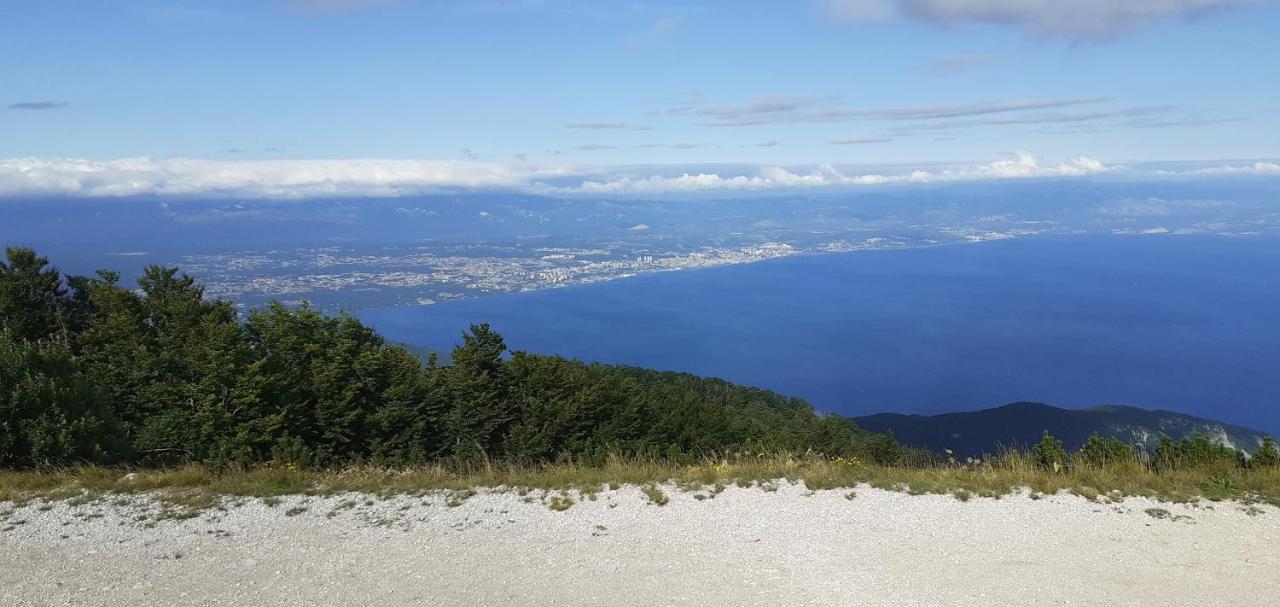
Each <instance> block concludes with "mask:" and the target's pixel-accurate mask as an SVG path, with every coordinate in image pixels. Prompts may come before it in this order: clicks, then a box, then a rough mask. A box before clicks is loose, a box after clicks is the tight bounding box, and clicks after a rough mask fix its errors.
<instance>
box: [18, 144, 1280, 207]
mask: <svg viewBox="0 0 1280 607" xmlns="http://www.w3.org/2000/svg"><path fill="white" fill-rule="evenodd" d="M1124 170H1128V169H1126V167H1123V166H1120V165H1108V164H1104V163H1102V162H1100V161H1098V160H1095V159H1092V158H1089V157H1086V156H1079V157H1075V158H1070V159H1067V160H1063V161H1060V162H1044V161H1042V160H1040V159H1038V158H1036V157H1035V156H1034V155H1032V154H1029V153H1026V152H1019V153H1017V154H1015V155H1014V156H1012V157H1010V158H1004V159H1000V160H996V161H993V162H988V163H983V164H973V165H960V166H952V167H945V168H929V169H918V170H900V171H893V172H884V173H860V174H853V173H852V172H849V170H848V169H841V168H838V167H836V166H833V165H831V164H823V165H819V166H817V167H816V168H814V169H812V170H796V169H794V168H784V167H779V166H764V167H760V168H756V169H745V170H738V171H726V170H724V169H713V170H706V171H694V170H691V171H688V172H685V173H681V174H669V173H660V174H650V173H647V172H642V171H643V169H640V168H637V167H604V166H572V165H554V164H549V165H528V164H524V163H520V164H499V163H485V162H461V161H423V160H379V159H362V160H207V159H168V160H158V159H152V158H124V159H119V160H109V161H95V160H83V159H56V158H12V159H0V197H24V196H31V197H37V196H66V197H124V196H165V197H173V198H182V197H206V198H207V197H240V198H272V199H302V198H325V197H335V196H348V197H387V198H390V197H397V196H413V195H420V194H430V193H436V192H456V191H506V192H524V193H530V194H542V195H550V196H575V195H591V196H606V195H618V196H629V195H631V196H649V195H654V196H657V195H681V194H696V193H700V192H708V193H716V192H724V193H732V192H752V191H767V190H786V189H813V188H830V187H858V186H867V185H891V184H919V183H946V182H958V181H984V180H1004V179H1037V178H1071V177H1087V176H1093V175H1100V174H1105V173H1113V172H1119V171H1124ZM1145 174H1147V175H1150V176H1157V177H1158V176H1206V175H1224V176H1227V175H1262V176H1280V164H1277V163H1276V162H1273V161H1269V160H1268V161H1259V162H1255V163H1252V164H1243V165H1223V166H1220V167H1212V168H1199V169H1189V170H1183V171H1177V172H1169V171H1160V170H1154V171H1151V170H1148V172H1146V173H1145Z"/></svg>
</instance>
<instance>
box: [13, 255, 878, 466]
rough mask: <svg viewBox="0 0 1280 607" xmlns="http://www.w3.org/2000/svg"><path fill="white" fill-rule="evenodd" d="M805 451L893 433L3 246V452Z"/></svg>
mask: <svg viewBox="0 0 1280 607" xmlns="http://www.w3.org/2000/svg"><path fill="white" fill-rule="evenodd" d="M742 450H756V451H769V450H792V451H804V450H813V451H818V452H822V453H826V454H830V455H859V456H862V457H864V458H867V459H869V460H873V461H879V462H882V463H889V462H891V461H893V460H894V459H895V458H896V457H898V454H899V452H900V448H899V446H898V445H897V443H896V441H894V440H893V439H892V437H890V436H886V435H873V434H871V433H868V432H866V431H864V430H861V429H859V428H858V427H857V426H856V425H855V424H854V423H853V422H852V421H850V420H848V419H845V418H841V417H835V416H823V415H819V414H818V413H816V412H815V411H814V410H813V408H812V407H810V406H809V405H808V404H807V403H805V402H804V401H801V400H799V399H794V398H787V397H784V396H781V395H779V394H776V393H773V392H769V391H766V390H760V389H756V388H748V387H743V386H738V385H735V384H731V383H729V382H725V381H721V380H717V379H708V378H701V377H696V376H693V375H688V374H683V373H664V372H656V371H649V370H645V369H638V368H631V367H621V366H611V365H601V364H586V363H583V362H580V361H576V360H566V359H563V358H560V357H555V356H541V355H536V354H530V353H526V352H519V351H515V352H513V351H511V350H510V349H509V347H508V345H507V344H506V342H505V341H504V340H503V339H502V337H501V336H500V335H498V333H497V332H495V331H494V330H493V329H492V328H491V327H489V326H488V325H486V324H476V325H472V326H471V327H470V329H469V330H468V331H466V332H464V333H463V334H462V335H461V336H460V343H458V345H457V347H456V348H454V350H453V351H452V353H451V354H450V356H449V363H448V364H440V362H439V361H438V360H437V359H436V358H435V357H434V356H433V357H431V358H430V359H429V360H427V361H421V360H419V359H418V358H416V357H414V356H413V355H411V354H410V353H409V352H408V351H406V350H405V349H404V348H402V347H400V346H397V345H394V344H390V343H387V341H386V340H384V339H383V338H382V337H380V336H379V335H378V334H377V333H376V332H374V331H373V330H372V329H370V328H369V327H366V326H364V325H363V324H362V323H361V322H360V321H359V320H357V319H356V318H354V317H352V316H350V315H346V314H342V315H337V316H330V315H325V314H322V313H320V312H318V311H316V310H314V309H312V308H311V307H309V306H307V305H306V304H303V305H301V306H298V307H292V308H290V307H285V306H283V305H281V304H278V303H273V304H271V305H270V306H268V307H266V308H264V309H261V310H257V311H254V312H252V313H250V314H249V315H248V316H247V318H243V319H242V318H240V317H239V316H238V314H237V312H236V310H235V308H234V307H233V306H232V305H231V304H230V303H229V302H226V301H220V300H212V299H208V298H206V297H205V296H204V291H203V289H202V287H201V286H200V285H199V284H198V283H197V282H196V281H195V280H193V279H192V278H191V277H190V276H187V275H185V274H183V273H181V271H180V270H179V269H177V268H170V267H159V266H151V267H148V268H146V269H145V271H144V272H143V274H142V276H141V278H139V279H138V281H137V289H132V290H131V289H127V288H125V287H123V286H121V285H120V284H119V275H118V274H115V273H112V272H107V271H101V272H99V273H98V274H97V275H96V276H94V277H81V276H64V275H62V273H61V272H59V271H58V270H57V269H56V268H54V267H52V266H51V265H50V264H49V262H48V260H47V259H45V258H43V257H40V256H39V255H37V254H36V252H35V251H32V250H30V249H24V248H9V249H7V250H6V261H5V262H0V466H9V467H15V466H32V465H40V464H45V463H62V462H73V461H87V462H95V463H119V462H134V463H172V462H199V463H211V464H227V463H241V462H243V463H251V462H258V461H265V460H281V461H289V462H292V463H297V464H300V465H338V464H344V463H351V462H376V463H386V464H412V463H418V462H424V461H431V460H437V459H440V458H456V459H461V460H475V459H489V460H495V459H496V460H513V461H521V462H537V461H552V460H557V459H563V458H574V459H579V460H591V459H599V458H603V457H604V456H605V455H606V454H608V453H623V454H647V455H659V456H665V457H687V456H693V455H702V454H707V453H712V452H725V451H742Z"/></svg>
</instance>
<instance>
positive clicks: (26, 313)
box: [0, 247, 67, 341]
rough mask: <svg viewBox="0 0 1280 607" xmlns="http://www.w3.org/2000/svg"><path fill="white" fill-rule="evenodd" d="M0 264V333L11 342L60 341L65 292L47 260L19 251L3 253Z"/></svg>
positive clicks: (19, 249)
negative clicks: (11, 340)
mask: <svg viewBox="0 0 1280 607" xmlns="http://www.w3.org/2000/svg"><path fill="white" fill-rule="evenodd" d="M5 257H6V259H7V262H6V261H0V330H6V331H8V332H9V335H10V339H14V340H18V341H35V340H40V339H48V338H51V337H62V336H63V333H64V329H65V327H66V324H65V315H66V314H67V289H66V287H65V286H63V284H62V274H61V273H59V272H58V269H57V268H54V267H51V266H49V260H48V259H47V258H44V257H40V256H39V255H37V254H36V252H35V251H33V250H31V249H26V248H21V247H8V248H6V249H5Z"/></svg>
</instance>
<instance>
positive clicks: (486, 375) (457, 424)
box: [443, 324, 516, 459]
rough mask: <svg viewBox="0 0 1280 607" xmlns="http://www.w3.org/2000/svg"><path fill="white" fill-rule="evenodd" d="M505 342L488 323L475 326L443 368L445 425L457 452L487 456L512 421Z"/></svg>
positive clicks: (465, 454) (460, 455)
mask: <svg viewBox="0 0 1280 607" xmlns="http://www.w3.org/2000/svg"><path fill="white" fill-rule="evenodd" d="M506 351H507V345H506V343H505V342H504V341H503V340H502V336H501V335H498V334H497V332H495V331H493V330H492V329H491V328H490V327H489V325H488V324H478V325H471V327H470V330H469V331H467V332H464V333H463V334H462V343H461V344H459V345H458V347H456V348H454V349H453V352H452V354H451V359H452V360H451V364H450V365H449V366H448V367H446V368H445V369H444V371H443V374H444V377H443V380H444V385H443V388H444V392H445V394H446V396H447V398H448V401H449V410H448V411H447V413H446V414H445V420H444V421H445V429H446V431H447V433H448V440H449V443H450V445H451V449H452V451H453V453H454V455H455V456H457V457H461V458H464V459H465V458H474V457H488V456H490V455H491V454H492V453H493V450H494V447H496V446H497V445H498V444H499V442H500V441H501V439H502V437H503V434H504V433H505V431H506V430H507V428H508V426H509V425H510V424H511V423H512V421H514V419H515V415H516V407H515V404H514V403H513V402H512V398H511V380H510V377H509V375H508V370H507V367H506V364H505V362H504V361H503V359H502V355H503V354H504V353H506Z"/></svg>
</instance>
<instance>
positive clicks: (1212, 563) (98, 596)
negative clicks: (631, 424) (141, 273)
mask: <svg viewBox="0 0 1280 607" xmlns="http://www.w3.org/2000/svg"><path fill="white" fill-rule="evenodd" d="M665 493H666V495H667V496H669V498H670V503H668V504H667V505H665V506H657V505H654V504H652V503H649V501H648V500H647V499H646V498H645V496H644V495H643V494H642V493H641V491H640V489H639V488H636V487H623V488H621V489H619V490H616V491H605V492H602V493H600V494H599V495H598V496H597V499H595V500H590V499H584V498H581V497H580V496H577V497H575V499H576V500H577V503H575V504H574V505H573V506H572V507H570V508H569V509H567V510H564V511H554V510H552V509H551V508H550V507H548V505H547V503H546V498H547V497H550V496H545V497H544V496H542V495H541V494H540V493H538V492H535V493H533V494H530V495H527V496H521V495H518V494H517V493H516V492H514V491H508V492H483V491H482V492H481V493H480V494H478V495H475V496H473V497H471V498H470V499H466V500H465V501H463V502H462V503H461V504H457V503H456V502H457V499H456V498H455V499H454V500H452V501H453V502H454V504H455V505H452V506H450V505H448V503H449V502H450V501H451V500H450V497H449V496H448V495H447V494H443V493H441V494H433V495H427V496H420V497H407V496H405V497H396V498H391V499H385V500H383V499H378V498H377V497H373V496H366V495H355V494H348V495H339V496H332V497H326V498H316V497H312V498H306V497H291V498H285V499H283V500H281V501H280V503H278V504H275V505H274V506H269V505H266V504H264V503H263V502H262V501H261V500H244V501H243V502H242V503H240V504H239V505H234V504H227V505H226V509H225V511H219V510H210V511H206V512H205V513H203V514H201V515H200V516H198V517H196V518H189V519H185V520H176V519H173V518H165V517H164V516H163V515H160V512H161V506H160V505H159V504H157V503H155V502H153V501H150V500H147V499H143V498H139V497H137V496H132V497H130V498H127V499H128V500H129V502H128V503H123V502H119V501H118V500H117V499H115V498H111V499H105V500H99V501H96V502H91V503H88V504H78V505H72V504H70V503H68V502H60V503H55V504H52V505H51V506H52V507H50V505H49V504H43V503H42V502H34V503H30V504H27V505H25V506H23V507H21V508H14V507H12V505H11V504H0V529H5V531H3V532H0V605H5V606H28V605H32V606H34V605H95V606H99V605H101V606H117V605H130V606H139V605H164V606H180V605H253V606H255V607H256V606H266V605H343V606H346V605H520V606H522V607H527V606H535V605H645V606H649V607H651V606H661V605H734V606H739V605H764V604H771V605H894V606H903V605H947V606H953V605H957V606H958V605H982V606H984V607H985V606H990V605H1215V604H1216V605H1222V604H1231V605H1258V606H1263V605H1277V604H1280V510H1277V509H1276V508H1272V507H1261V508H1256V509H1255V508H1251V507H1247V506H1242V505H1240V504H1235V503H1227V502H1221V503H1207V502H1206V503H1202V504H1201V505H1198V506H1181V505H1172V504H1159V503H1156V502H1152V501H1149V500H1145V499H1137V498H1129V499H1125V500H1124V501H1123V502H1120V503H1115V504H1100V503H1094V502H1089V501H1086V500H1084V499H1083V498H1079V497H1074V496H1066V495H1061V496H1052V497H1047V498H1042V499H1031V498H1030V497H1027V496H1011V497H1005V498H1002V499H998V500H995V499H980V498H974V499H971V500H969V501H967V502H961V501H958V500H956V499H955V498H952V497H949V496H927V495H926V496H909V495H905V494H901V493H891V492H886V491H880V490H876V489H871V488H868V487H860V488H858V489H857V491H856V496H852V498H851V499H850V496H848V494H849V491H848V490H833V491H817V492H810V491H808V490H807V489H805V488H804V487H803V485H789V484H786V483H780V486H779V487H778V489H777V490H776V491H763V490H761V489H758V488H753V489H740V488H737V487H730V488H728V489H727V490H725V491H724V492H723V493H721V494H719V495H718V496H715V497H714V498H709V499H702V500H699V499H696V497H695V496H696V495H702V496H704V498H706V496H707V494H708V492H707V491H702V492H698V493H689V492H682V491H679V490H677V489H675V488H673V487H667V488H666V489H665ZM553 495H559V494H553ZM303 509H305V510H303ZM1148 509H1160V510H1151V512H1148V511H1147V510H1148Z"/></svg>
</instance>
